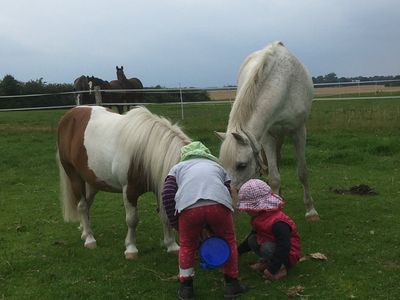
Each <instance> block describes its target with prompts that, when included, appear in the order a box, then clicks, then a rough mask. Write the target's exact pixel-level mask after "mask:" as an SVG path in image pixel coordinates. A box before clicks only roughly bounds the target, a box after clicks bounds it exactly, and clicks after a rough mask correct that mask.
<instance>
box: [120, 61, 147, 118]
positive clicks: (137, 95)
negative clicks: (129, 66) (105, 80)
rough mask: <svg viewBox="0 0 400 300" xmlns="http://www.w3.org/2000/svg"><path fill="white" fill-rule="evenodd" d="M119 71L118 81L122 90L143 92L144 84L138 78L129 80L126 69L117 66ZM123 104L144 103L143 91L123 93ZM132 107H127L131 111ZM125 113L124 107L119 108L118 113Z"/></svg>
mask: <svg viewBox="0 0 400 300" xmlns="http://www.w3.org/2000/svg"><path fill="white" fill-rule="evenodd" d="M116 70H117V79H118V80H117V81H118V83H119V86H120V87H121V89H124V90H126V89H130V90H142V89H143V84H142V82H141V81H140V80H139V79H138V78H130V79H127V78H126V76H125V73H124V67H123V66H121V68H119V67H118V66H116ZM120 96H121V98H120V100H121V102H123V103H142V102H143V99H144V95H143V92H142V91H129V92H123V93H121V94H120ZM129 108H130V106H129V105H127V110H129ZM120 109H121V111H123V107H118V111H119V112H120V113H121V111H120Z"/></svg>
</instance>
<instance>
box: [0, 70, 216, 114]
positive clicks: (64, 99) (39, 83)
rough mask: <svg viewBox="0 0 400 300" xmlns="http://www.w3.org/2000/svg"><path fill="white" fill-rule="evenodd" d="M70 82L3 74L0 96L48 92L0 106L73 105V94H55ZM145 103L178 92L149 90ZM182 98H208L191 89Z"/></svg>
mask: <svg viewBox="0 0 400 300" xmlns="http://www.w3.org/2000/svg"><path fill="white" fill-rule="evenodd" d="M162 88H163V87H161V86H160V85H157V86H154V87H145V88H144V90H146V89H162ZM72 91H73V84H72V83H47V82H45V81H44V80H43V78H39V79H36V80H30V81H28V82H21V81H18V80H17V79H15V78H14V76H12V75H5V76H4V77H3V79H2V80H0V96H15V95H32V94H48V95H43V96H38V97H18V98H11V97H10V98H8V99H7V98H2V99H0V108H24V107H47V106H63V105H74V104H75V95H74V94H65V95H62V94H61V95H55V94H58V93H64V92H72ZM144 98H145V99H144V102H145V103H164V102H179V101H181V99H180V94H179V93H177V92H176V91H174V92H172V91H171V92H168V91H166V92H156V91H154V92H153V91H149V92H148V93H146V92H145V93H144ZM182 98H183V99H182V100H183V101H184V102H197V101H208V100H210V98H209V96H208V94H207V92H206V91H193V92H190V93H185V92H183V94H182Z"/></svg>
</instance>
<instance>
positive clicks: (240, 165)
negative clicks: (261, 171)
mask: <svg viewBox="0 0 400 300" xmlns="http://www.w3.org/2000/svg"><path fill="white" fill-rule="evenodd" d="M246 167H247V163H244V162H240V163H237V164H236V170H238V171H242V170H244V169H246Z"/></svg>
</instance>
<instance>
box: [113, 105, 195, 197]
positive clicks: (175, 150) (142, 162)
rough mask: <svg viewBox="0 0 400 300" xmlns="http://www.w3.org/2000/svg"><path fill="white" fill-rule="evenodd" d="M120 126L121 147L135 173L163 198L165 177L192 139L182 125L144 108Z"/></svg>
mask: <svg viewBox="0 0 400 300" xmlns="http://www.w3.org/2000/svg"><path fill="white" fill-rule="evenodd" d="M120 126H121V127H120V131H119V132H120V134H119V137H118V139H119V145H118V146H119V148H120V149H124V152H125V155H128V157H130V161H131V163H133V167H134V171H133V172H134V173H135V174H140V176H146V178H143V179H146V182H147V185H148V187H150V188H152V190H153V191H154V192H155V193H157V196H158V197H159V199H161V198H160V194H161V191H162V187H163V184H164V179H165V176H166V175H167V174H168V172H169V170H170V168H171V167H172V166H173V165H175V164H176V163H178V162H179V160H180V148H181V147H182V146H184V145H186V144H188V143H190V142H191V139H190V138H189V137H188V136H187V135H186V134H185V133H184V132H183V131H182V130H181V129H180V127H179V126H178V125H176V124H172V123H171V122H170V121H169V120H167V119H165V118H163V117H160V116H158V115H155V114H152V113H151V112H150V111H149V110H148V109H147V108H145V107H140V106H139V107H137V108H134V109H132V110H130V111H129V112H127V113H126V114H125V115H124V116H123V119H122V121H121V123H120Z"/></svg>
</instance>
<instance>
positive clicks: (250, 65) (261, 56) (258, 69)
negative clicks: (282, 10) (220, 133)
mask: <svg viewBox="0 0 400 300" xmlns="http://www.w3.org/2000/svg"><path fill="white" fill-rule="evenodd" d="M281 46H283V44H282V43H281V42H274V43H272V44H270V45H268V46H267V47H265V48H264V49H262V50H259V51H256V52H253V53H252V54H250V55H249V56H247V57H246V59H245V61H244V62H243V63H242V65H241V66H240V69H239V76H238V83H237V85H238V88H237V94H236V98H235V101H234V103H233V106H232V109H231V112H230V114H229V122H228V128H227V131H228V132H232V131H237V130H238V129H239V128H240V126H241V125H242V124H243V123H245V122H246V121H248V120H249V118H250V116H251V115H253V111H254V109H255V105H256V101H255V99H256V97H257V95H258V92H259V90H260V88H261V86H262V84H263V82H264V80H265V79H266V77H264V76H263V74H268V73H269V72H268V71H269V69H271V68H272V66H273V60H272V57H273V56H274V55H275V52H276V49H277V48H278V47H281ZM267 68H268V69H267Z"/></svg>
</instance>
